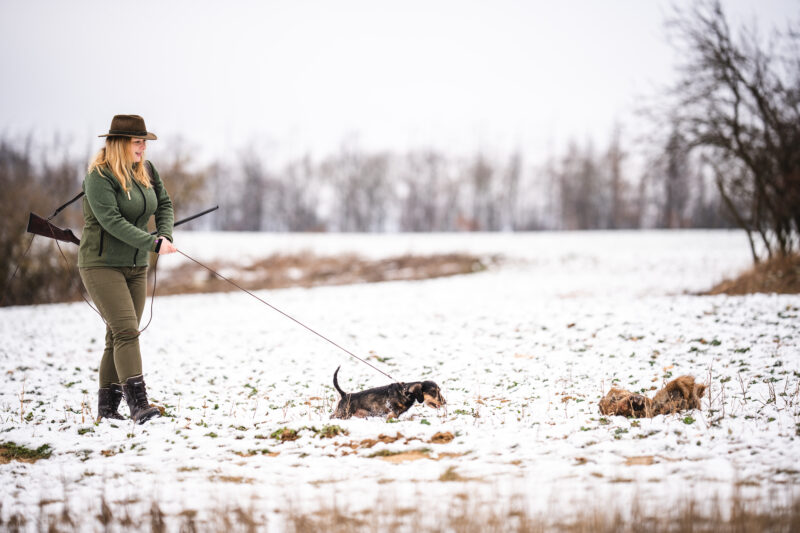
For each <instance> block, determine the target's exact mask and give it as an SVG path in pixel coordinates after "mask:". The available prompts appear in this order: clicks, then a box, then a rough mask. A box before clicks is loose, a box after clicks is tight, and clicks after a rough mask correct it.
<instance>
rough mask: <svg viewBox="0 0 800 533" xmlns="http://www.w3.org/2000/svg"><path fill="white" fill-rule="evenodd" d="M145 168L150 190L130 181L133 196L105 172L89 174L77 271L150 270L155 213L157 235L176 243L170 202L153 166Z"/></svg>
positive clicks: (153, 249) (107, 171) (96, 171)
mask: <svg viewBox="0 0 800 533" xmlns="http://www.w3.org/2000/svg"><path fill="white" fill-rule="evenodd" d="M147 164H149V165H150V168H151V169H152V176H151V183H152V186H151V187H144V186H142V185H140V184H139V183H137V182H135V181H133V180H131V186H130V188H129V189H128V191H129V193H130V195H129V194H128V193H126V192H125V191H124V190H123V189H122V185H120V183H119V181H117V179H116V178H115V177H114V176H113V175H112V174H111V172H110V171H109V170H108V169H106V168H104V169H99V168H95V169H94V170H92V172H90V173H89V174H87V175H86V178H85V179H84V180H83V191H84V192H85V193H86V195H85V196H84V197H83V221H84V224H83V233H82V234H81V246H80V251H79V252H78V266H79V267H97V266H104V267H132V266H146V265H147V253H148V252H152V251H155V241H156V238H155V237H154V236H153V235H150V233H149V232H148V231H147V221H148V220H150V217H151V216H153V214H155V216H156V228H157V229H158V235H162V236H164V237H166V238H168V239H169V240H170V241H172V223H173V212H172V200H170V198H169V194H167V190H166V189H165V188H164V184H163V183H162V182H161V178H160V177H159V175H158V172H157V171H156V169H155V167H153V166H152V164H150V162H149V161H148V162H147Z"/></svg>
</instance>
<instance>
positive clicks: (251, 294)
mask: <svg viewBox="0 0 800 533" xmlns="http://www.w3.org/2000/svg"><path fill="white" fill-rule="evenodd" d="M177 252H178V253H179V254H181V255H182V256H183V257H185V258H186V259H188V260H190V261H192V262H194V263H197V264H198V265H200V266H201V267H203V268H205V269H206V270H208V271H209V272H211V273H212V274H214V275H215V276H217V277H218V278H220V279H222V280H224V281H227V282H228V283H230V284H231V285H233V286H234V287H236V288H237V289H239V290H240V291H243V292H246V293H247V294H249V295H250V296H252V297H253V298H255V299H256V300H258V301H259V302H261V303H262V304H264V305H266V306H267V307H269V308H270V309H272V310H273V311H277V312H278V313H280V314H282V315H283V316H285V317H286V318H288V319H289V320H291V321H293V322H294V323H296V324H298V325H300V326H303V327H304V328H306V329H307V330H308V331H310V332H311V333H313V334H314V335H316V336H317V337H320V338H321V339H324V340H326V341H328V342H329V343H331V344H333V345H334V346H336V347H337V348H339V349H340V350H342V351H343V352H344V353H346V354H347V355H349V356H350V357H352V358H354V359H357V360H359V361H361V362H362V363H364V364H365V365H367V366H368V367H370V368H372V369H373V370H375V371H377V372H380V373H381V374H383V375H384V376H386V377H387V378H389V379H391V380H392V381H394V382H397V383H399V382H398V381H397V380H396V379H394V378H393V377H392V376H390V375H389V374H387V373H386V372H384V371H383V370H381V369H380V368H378V367H376V366H374V365H373V364H371V363H369V362H368V361H365V360H364V359H362V358H360V357H359V356H357V355H356V354H354V353H353V352H351V351H350V350H348V349H346V348H344V347H342V346H340V345H339V344H337V343H335V342H333V341H332V340H331V339H329V338H328V337H326V336H325V335H323V334H322V333H320V332H318V331H316V330H314V329H312V328H310V327H309V326H307V325H305V324H303V323H302V322H300V321H299V320H297V319H296V318H294V317H293V316H291V315H289V314H287V313H284V312H283V311H281V310H280V309H278V308H277V307H275V306H274V305H272V304H271V303H269V302H267V301H265V300H263V299H261V298H259V297H258V296H256V295H255V294H253V293H252V292H250V291H249V290H247V289H245V288H244V287H242V286H241V285H239V284H237V283H236V282H235V281H233V280H231V279H228V278H226V277H225V276H223V275H222V274H220V273H219V272H217V271H216V270H214V269H212V268H211V267H208V266H206V265H204V264H203V263H201V262H200V261H198V260H197V259H194V258H193V257H189V256H188V255H186V254H185V253H183V252H182V251H180V250H177Z"/></svg>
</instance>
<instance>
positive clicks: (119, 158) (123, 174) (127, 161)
mask: <svg viewBox="0 0 800 533" xmlns="http://www.w3.org/2000/svg"><path fill="white" fill-rule="evenodd" d="M144 160H145V159H144V154H142V162H144ZM94 169H98V170H100V171H101V173H102V170H107V171H108V172H110V173H111V174H112V175H113V176H114V177H115V178H117V181H119V183H120V185H122V190H124V191H125V192H128V189H130V186H131V179H133V180H136V181H137V182H138V183H139V184H140V185H142V186H143V187H145V188H149V187H150V177H149V175H148V174H147V171H146V170H145V169H144V165H140V164H136V163H134V162H133V157H131V138H130V137H121V136H112V137H106V145H105V146H104V147H103V148H101V149H100V151H99V152H97V154H96V155H95V156H94V158H93V159H92V161H91V162H90V163H89V172H92V171H93V170H94Z"/></svg>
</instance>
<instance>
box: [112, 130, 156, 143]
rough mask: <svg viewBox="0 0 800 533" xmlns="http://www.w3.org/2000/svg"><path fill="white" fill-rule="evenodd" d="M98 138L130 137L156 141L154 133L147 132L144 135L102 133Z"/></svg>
mask: <svg viewBox="0 0 800 533" xmlns="http://www.w3.org/2000/svg"><path fill="white" fill-rule="evenodd" d="M98 137H130V138H131V139H144V140H146V141H155V140H157V139H158V137H156V134H155V133H150V132H149V131H148V132H147V134H146V135H134V134H132V133H104V134H102V135H98Z"/></svg>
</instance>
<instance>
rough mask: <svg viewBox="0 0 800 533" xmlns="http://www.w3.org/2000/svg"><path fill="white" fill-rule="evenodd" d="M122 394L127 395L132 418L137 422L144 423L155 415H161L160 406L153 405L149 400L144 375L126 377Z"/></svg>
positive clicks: (126, 399) (126, 398)
mask: <svg viewBox="0 0 800 533" xmlns="http://www.w3.org/2000/svg"><path fill="white" fill-rule="evenodd" d="M122 394H123V395H124V396H125V401H126V402H128V408H130V410H131V418H132V419H133V420H134V421H135V422H137V423H139V424H144V423H145V422H147V421H148V420H150V419H151V418H153V417H154V416H161V412H160V411H159V410H158V407H153V406H152V405H150V404H149V403H148V402H147V391H146V390H145V385H144V377H142V376H133V377H132V378H128V379H126V380H125V383H123V384H122Z"/></svg>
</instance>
